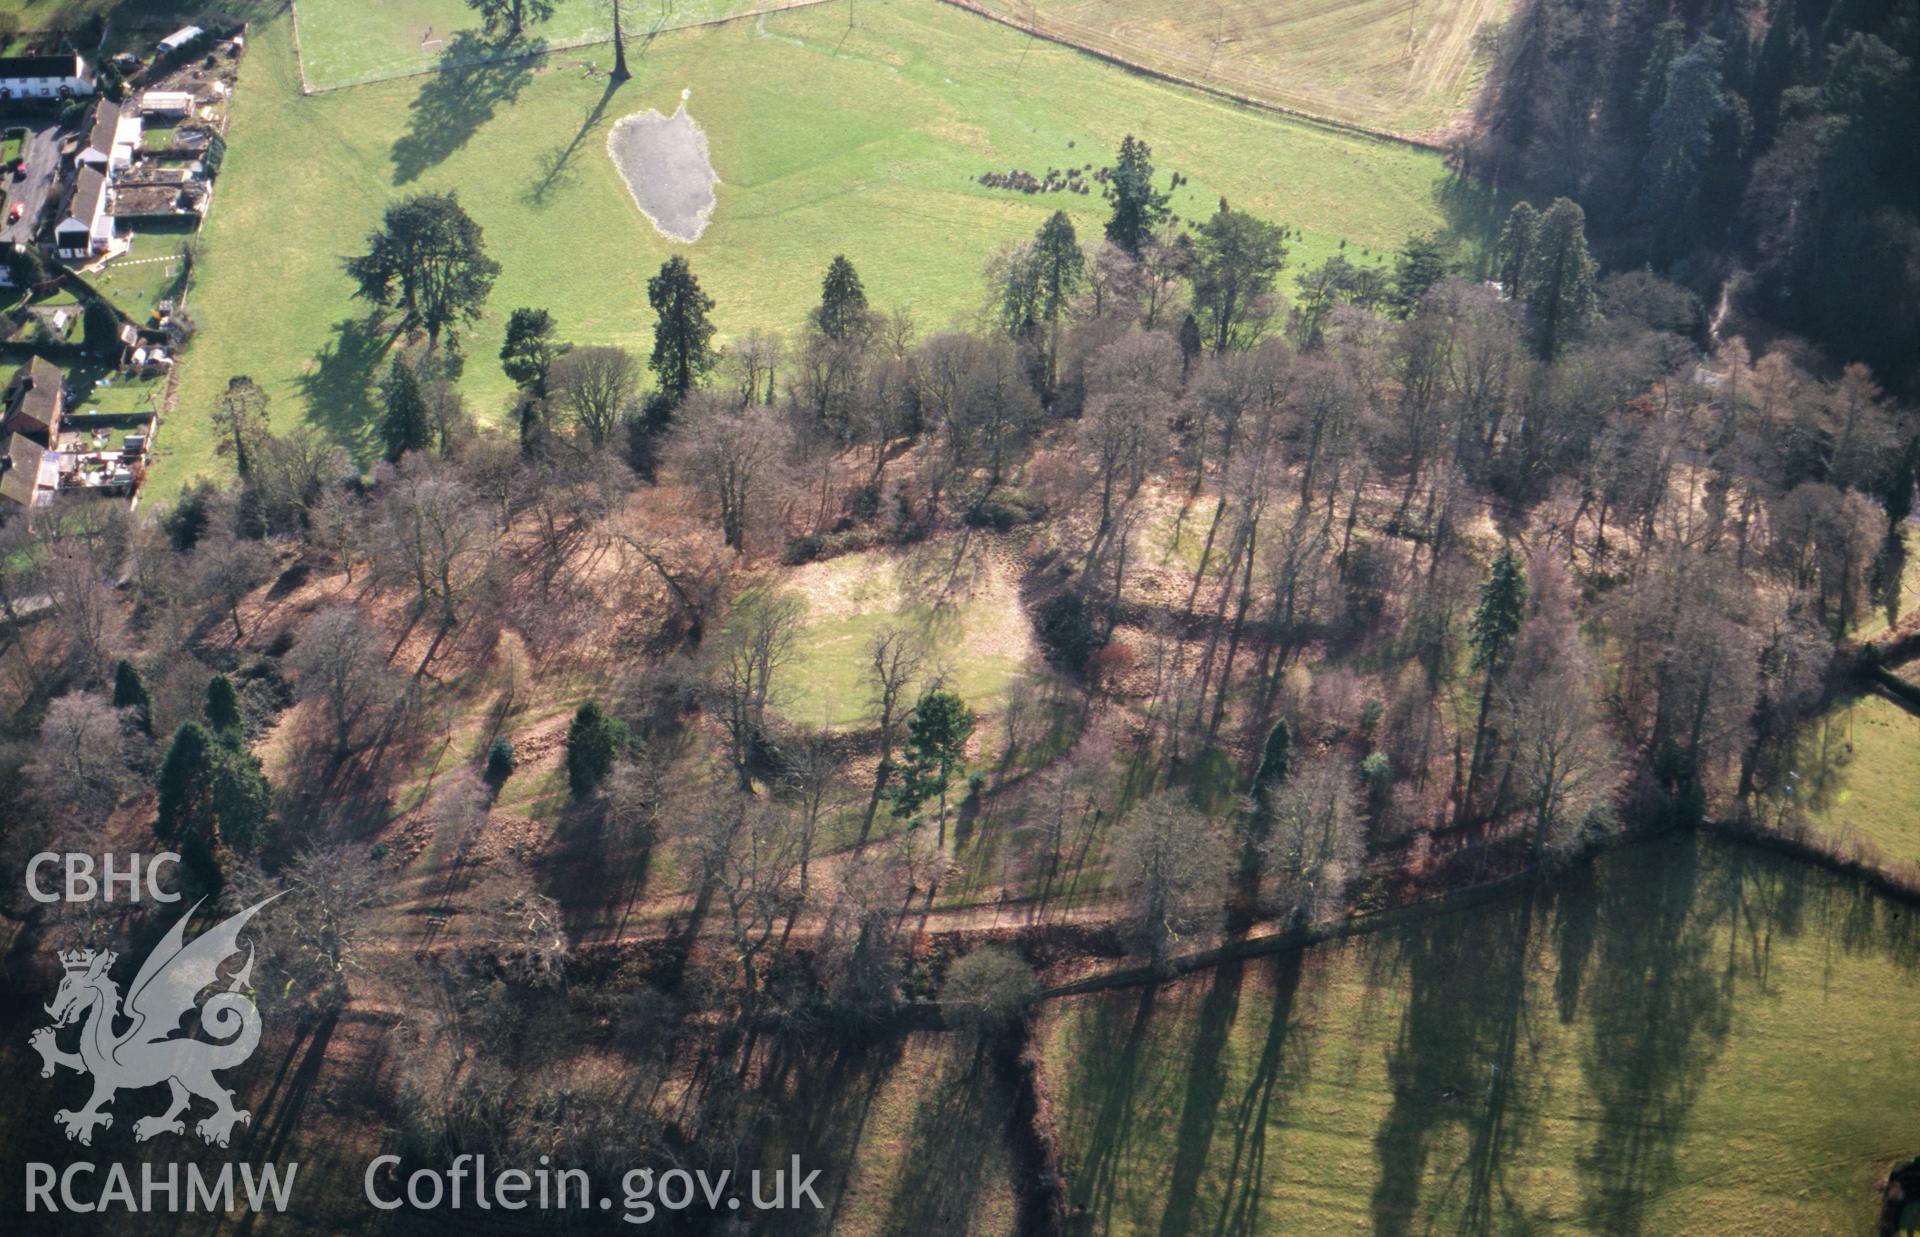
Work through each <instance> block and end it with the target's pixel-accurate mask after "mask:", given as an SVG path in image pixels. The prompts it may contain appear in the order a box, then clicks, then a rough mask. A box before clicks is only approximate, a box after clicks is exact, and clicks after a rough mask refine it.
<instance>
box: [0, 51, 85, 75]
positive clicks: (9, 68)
mask: <svg viewBox="0 0 1920 1237" xmlns="http://www.w3.org/2000/svg"><path fill="white" fill-rule="evenodd" d="M85 76H86V72H85V68H84V66H83V65H82V63H81V60H80V55H79V53H78V52H65V53H63V54H61V55H58V56H0V77H85Z"/></svg>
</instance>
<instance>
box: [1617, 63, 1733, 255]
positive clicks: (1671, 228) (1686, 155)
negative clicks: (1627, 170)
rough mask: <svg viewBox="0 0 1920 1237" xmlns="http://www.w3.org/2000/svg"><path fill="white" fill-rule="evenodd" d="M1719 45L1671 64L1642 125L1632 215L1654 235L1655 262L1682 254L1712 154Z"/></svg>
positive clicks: (1718, 107)
mask: <svg viewBox="0 0 1920 1237" xmlns="http://www.w3.org/2000/svg"><path fill="white" fill-rule="evenodd" d="M1720 50H1721V49H1720V44H1719V42H1718V41H1716V40H1714V39H1701V40H1700V41H1699V42H1697V43H1695V44H1694V45H1693V46H1692V47H1690V48H1688V49H1687V51H1686V53H1685V54H1684V55H1682V56H1680V57H1679V58H1677V59H1675V60H1674V61H1673V63H1672V66H1671V68H1669V69H1668V71H1667V80H1666V89H1665V91H1664V93H1663V96H1662V98H1661V102H1660V104H1659V106H1658V107H1657V108H1655V109H1654V112H1653V116H1652V119H1651V120H1650V121H1648V125H1647V136H1648V139H1649V141H1648V146H1647V153H1646V157H1645V159H1643V160H1642V161H1641V164H1640V179H1641V184H1640V200H1639V202H1638V203H1637V204H1636V206H1635V208H1634V211H1635V214H1636V216H1637V217H1638V218H1639V220H1640V221H1641V222H1642V223H1644V224H1646V225H1648V226H1649V227H1650V228H1651V229H1652V232H1653V236H1654V242H1655V243H1654V246H1653V248H1654V253H1655V256H1656V257H1657V258H1660V259H1665V258H1666V257H1668V256H1671V255H1673V254H1677V253H1680V252H1683V251H1684V250H1685V249H1686V247H1687V245H1688V244H1689V243H1690V241H1691V238H1692V232H1693V216H1694V207H1695V204H1696V202H1697V200H1698V198H1699V195H1700V176H1701V172H1702V171H1703V170H1704V168H1705V166H1706V162H1707V156H1708V155H1709V154H1710V153H1711V152H1712V149H1713V126H1714V124H1715V122H1716V121H1718V120H1719V119H1720V116H1721V114H1722V113H1723V112H1725V111H1726V109H1727V100H1726V96H1725V95H1724V94H1723V93H1722V92H1721V89H1720Z"/></svg>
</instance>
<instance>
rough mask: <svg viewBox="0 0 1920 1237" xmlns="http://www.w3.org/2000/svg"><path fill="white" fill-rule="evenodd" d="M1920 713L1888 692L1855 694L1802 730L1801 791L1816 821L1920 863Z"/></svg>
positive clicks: (1797, 788) (1797, 789)
mask: <svg viewBox="0 0 1920 1237" xmlns="http://www.w3.org/2000/svg"><path fill="white" fill-rule="evenodd" d="M1917 746H1920V718H1917V717H1915V716H1914V715H1913V714H1912V713H1909V712H1908V711H1907V710H1905V709H1903V708H1901V707H1900V706H1899V705H1898V704H1895V703H1894V702H1893V701H1892V700H1889V699H1887V698H1886V697H1885V696H1881V695H1877V694H1869V695H1862V696H1849V697H1847V698H1845V699H1843V700H1841V701H1839V702H1838V703H1836V704H1835V705H1834V706H1833V707H1832V708H1831V709H1829V710H1827V712H1825V713H1823V714H1821V715H1820V716H1819V717H1818V718H1816V719H1814V721H1813V722H1811V723H1810V724H1809V725H1808V726H1807V727H1806V729H1805V731H1804V732H1803V733H1802V734H1801V735H1800V741H1799V748H1798V756H1799V759H1798V760H1797V761H1796V763H1795V768H1794V772H1795V773H1797V774H1798V775H1799V776H1798V777H1797V778H1795V779H1794V794H1795V796H1796V797H1797V798H1799V799H1800V800H1801V801H1802V804H1803V805H1804V807H1805V809H1806V811H1807V814H1808V816H1809V818H1810V819H1811V820H1812V822H1813V824H1814V825H1815V826H1816V827H1818V828H1820V829H1822V830H1824V831H1825V832H1827V833H1828V834H1830V835H1831V836H1833V837H1834V838H1835V839H1836V840H1838V841H1840V842H1842V843H1846V842H1851V841H1854V840H1860V841H1864V842H1868V843H1871V844H1872V845H1873V846H1874V847H1876V848H1878V849H1879V851H1880V852H1881V853H1882V854H1883V855H1885V856H1886V857H1887V858H1889V859H1896V860H1902V861H1905V862H1908V863H1920V760H1916V759H1915V757H1914V753H1915V750H1916V747H1917Z"/></svg>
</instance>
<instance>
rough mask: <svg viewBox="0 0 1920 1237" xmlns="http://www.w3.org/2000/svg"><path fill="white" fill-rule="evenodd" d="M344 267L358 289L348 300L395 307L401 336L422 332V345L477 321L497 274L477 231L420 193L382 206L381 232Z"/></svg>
mask: <svg viewBox="0 0 1920 1237" xmlns="http://www.w3.org/2000/svg"><path fill="white" fill-rule="evenodd" d="M346 266H347V274H349V275H351V276H353V278H354V281H355V282H356V283H358V284H359V288H358V290H357V291H356V292H355V293H354V295H355V296H359V297H362V298H364V299H366V300H369V301H372V302H373V303H374V304H375V305H380V306H389V305H392V306H397V307H398V308H399V309H400V311H401V314H402V317H401V320H400V326H401V329H403V330H411V329H414V328H416V327H417V328H421V329H424V330H425V331H426V332H427V338H428V340H429V341H430V346H437V345H438V344H439V342H440V333H441V332H442V331H444V330H446V329H447V328H448V327H450V326H454V325H456V324H458V323H461V322H473V321H476V320H478V319H479V317H480V311H481V308H482V307H483V306H484V305H485V304H486V302H487V293H488V292H490V291H492V290H493V281H494V278H495V277H496V276H498V275H499V274H500V264H499V263H498V262H495V261H494V260H493V259H491V258H489V257H488V256H487V251H486V246H485V245H484V244H483V243H482V240H481V235H480V225H479V224H477V223H475V222H474V221H473V219H472V218H471V217H470V216H468V214H467V212H466V211H464V210H462V209H461V208H460V203H459V200H458V199H457V198H456V197H455V195H453V194H451V193H423V194H420V195H418V196H416V197H411V198H408V199H406V200H405V201H403V202H397V203H395V204H394V205H392V206H389V207H388V208H387V214H386V219H385V224H384V226H383V227H382V228H381V230H380V231H378V232H375V233H372V234H371V235H369V236H368V237H367V252H366V253H365V254H362V255H361V256H360V257H357V258H349V259H347V263H346Z"/></svg>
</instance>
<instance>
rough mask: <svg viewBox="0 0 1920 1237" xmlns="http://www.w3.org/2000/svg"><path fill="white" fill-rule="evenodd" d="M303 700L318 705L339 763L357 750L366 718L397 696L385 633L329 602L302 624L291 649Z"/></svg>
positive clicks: (289, 657)
mask: <svg viewBox="0 0 1920 1237" xmlns="http://www.w3.org/2000/svg"><path fill="white" fill-rule="evenodd" d="M287 661H288V664H289V665H290V666H291V667H292V669H293V672H294V678H295V685H296V690H297V691H298V692H299V695H300V698H301V699H302V700H307V701H311V702H312V703H313V704H314V707H316V708H317V709H319V710H320V712H321V714H322V716H323V717H324V719H325V721H326V725H327V729H328V731H329V733H330V734H331V736H332V740H333V759H334V761H335V762H336V763H337V762H339V761H342V760H345V759H346V758H347V757H348V756H350V755H352V754H353V750H354V746H355V744H356V742H357V740H358V739H359V738H360V736H361V734H362V732H363V730H364V727H365V724H366V723H367V722H369V721H370V720H372V719H373V717H374V716H375V715H377V714H378V713H379V712H380V711H381V710H382V709H384V708H385V707H386V706H387V705H388V704H390V703H391V702H392V700H393V696H394V688H395V684H394V682H393V676H392V674H391V672H390V671H389V670H388V667H387V654H386V635H385V633H383V632H381V631H380V629H379V628H377V627H375V626H374V625H373V621H372V620H371V619H369V618H368V617H367V616H366V614H365V613H364V612H362V611H360V610H357V609H354V608H353V607H351V606H329V607H328V608H327V609H324V610H321V611H319V612H318V613H316V614H314V615H313V616H312V617H311V618H309V619H307V621H306V622H305V623H302V624H301V625H300V634H299V636H298V638H297V639H296V640H295V641H294V644H293V648H292V650H291V651H290V652H289V653H288V655H287Z"/></svg>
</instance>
